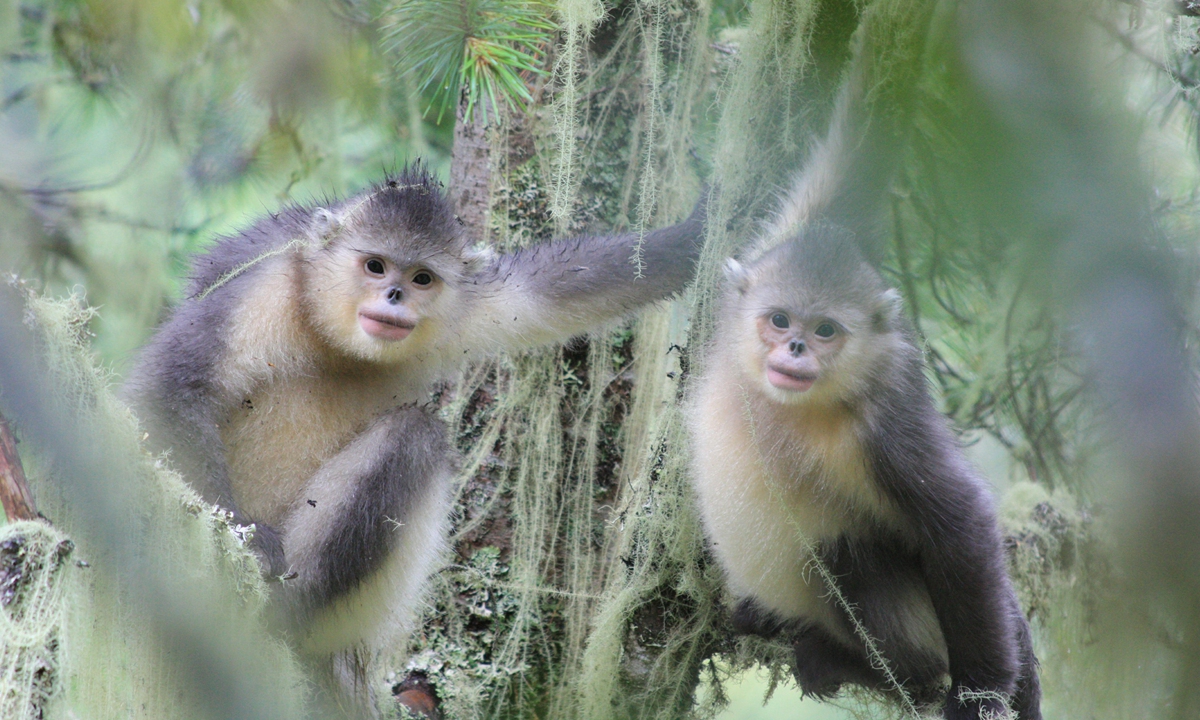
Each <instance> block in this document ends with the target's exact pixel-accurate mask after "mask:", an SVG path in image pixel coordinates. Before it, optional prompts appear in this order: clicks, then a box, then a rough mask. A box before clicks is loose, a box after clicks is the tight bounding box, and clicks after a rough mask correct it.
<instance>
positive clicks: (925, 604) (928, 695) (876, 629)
mask: <svg viewBox="0 0 1200 720" xmlns="http://www.w3.org/2000/svg"><path fill="white" fill-rule="evenodd" d="M823 556H824V557H823V559H824V561H825V562H826V564H827V566H828V567H829V569H830V571H831V572H832V573H833V575H834V577H836V578H837V584H838V589H839V591H840V592H841V595H842V597H843V598H844V599H845V601H846V603H847V604H848V605H849V607H848V608H847V607H845V606H843V605H842V604H841V603H838V602H836V600H835V598H834V597H833V596H832V595H831V597H830V602H831V603H835V607H834V610H835V612H836V613H837V614H838V615H839V616H840V617H841V618H842V620H843V628H844V631H845V632H846V635H847V636H848V637H850V638H853V642H854V643H855V648H856V650H857V652H858V653H860V654H861V656H862V658H863V662H864V663H865V666H866V669H865V672H864V674H863V676H862V678H861V679H857V680H855V682H858V683H859V684H861V685H864V686H867V687H870V688H873V689H877V690H882V691H884V692H888V693H900V692H903V693H904V694H905V695H906V696H907V697H908V698H909V699H910V700H912V701H913V702H914V703H915V704H917V705H918V706H931V705H935V704H937V703H938V702H940V701H941V699H942V698H943V697H944V696H945V686H944V678H945V676H946V674H947V672H948V660H947V655H946V641H945V639H944V637H943V636H942V630H941V624H940V623H939V621H938V617H937V613H936V612H935V611H934V609H933V603H932V601H931V600H930V598H929V591H928V589H927V588H926V586H925V582H924V579H923V577H922V575H921V572H920V568H919V566H918V565H917V560H916V558H915V557H912V556H911V555H910V554H909V553H906V552H905V551H904V550H903V548H902V547H901V546H900V545H898V544H896V545H892V544H890V543H861V542H854V543H852V542H850V541H848V540H846V539H844V538H843V539H841V540H839V541H838V542H837V543H835V544H833V545H832V546H830V547H828V548H826V550H825V552H824V553H823ZM851 613H852V614H853V618H851ZM856 625H857V626H858V627H861V628H862V629H863V630H865V631H866V633H867V635H868V636H869V637H870V639H871V643H872V645H873V646H874V647H873V648H869V647H868V646H867V643H866V641H865V640H864V639H863V638H862V637H861V635H860V633H859V630H858V628H857V627H856Z"/></svg>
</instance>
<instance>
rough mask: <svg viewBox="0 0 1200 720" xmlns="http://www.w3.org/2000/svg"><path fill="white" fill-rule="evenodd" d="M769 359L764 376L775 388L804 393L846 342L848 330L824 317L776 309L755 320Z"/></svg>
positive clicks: (763, 361)
mask: <svg viewBox="0 0 1200 720" xmlns="http://www.w3.org/2000/svg"><path fill="white" fill-rule="evenodd" d="M754 324H755V329H756V330H757V332H758V338H759V340H760V341H761V342H762V345H763V350H764V351H765V357H764V358H763V360H762V363H763V375H764V377H765V379H766V381H767V383H769V384H770V385H771V386H772V387H775V388H777V389H779V390H782V391H784V392H795V393H802V392H807V391H808V390H809V389H811V388H812V386H813V384H814V383H815V382H817V380H818V379H819V378H820V376H821V369H822V367H823V366H827V365H829V364H830V362H831V361H832V359H833V358H835V357H836V356H837V354H838V352H839V351H840V350H841V349H842V347H843V346H844V345H845V343H846V336H847V330H846V328H845V327H844V326H843V325H842V324H841V323H839V322H838V321H837V320H835V319H833V318H831V317H826V316H824V315H800V314H798V313H790V312H788V311H787V310H783V309H772V310H771V311H770V312H767V313H764V314H762V315H759V316H758V317H757V318H756V319H755V323H754Z"/></svg>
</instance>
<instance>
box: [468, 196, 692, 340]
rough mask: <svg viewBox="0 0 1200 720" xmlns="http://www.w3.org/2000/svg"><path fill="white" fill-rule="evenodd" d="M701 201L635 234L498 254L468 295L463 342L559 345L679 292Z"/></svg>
mask: <svg viewBox="0 0 1200 720" xmlns="http://www.w3.org/2000/svg"><path fill="white" fill-rule="evenodd" d="M704 221H705V202H704V200H703V199H702V200H701V201H700V203H698V204H697V205H696V209H695V210H693V211H692V214H691V216H690V217H688V218H687V219H686V220H684V221H683V222H681V223H678V224H676V225H672V226H670V227H666V228H662V229H660V230H655V231H653V232H649V233H646V234H645V236H642V237H639V236H638V235H636V234H632V233H627V234H622V235H611V236H604V237H591V236H584V237H577V238H571V239H568V240H557V241H554V242H550V243H546V244H543V245H538V246H536V247H532V248H528V249H525V250H519V251H517V252H515V253H510V254H507V255H501V256H500V257H498V258H496V260H495V261H494V262H493V263H492V264H491V265H490V266H488V267H487V268H485V269H484V270H483V271H482V272H481V273H480V274H479V275H478V276H476V278H475V279H474V282H473V284H472V285H470V286H468V290H469V291H470V292H471V293H473V294H474V295H475V298H474V303H473V305H474V312H473V317H472V318H471V320H470V322H469V327H468V328H466V329H465V332H464V333H463V338H462V340H463V342H466V343H469V344H470V345H471V346H472V347H475V348H478V349H482V350H494V349H499V348H506V349H516V348H521V347H530V346H536V345H542V344H547V343H553V342H561V341H563V340H566V339H567V338H570V337H572V336H575V335H580V334H582V333H586V332H588V331H590V330H592V329H594V328H595V327H596V326H597V325H602V324H604V323H606V322H610V321H612V320H615V319H617V318H619V317H621V316H623V315H626V314H628V313H630V312H632V311H633V310H636V309H638V308H640V307H642V306H644V305H646V304H649V303H652V302H655V301H656V300H661V299H663V298H666V297H669V296H671V295H673V294H675V293H678V292H680V291H682V290H683V288H684V286H686V285H687V283H688V282H689V281H690V280H691V279H692V275H693V272H694V270H695V265H696V260H697V258H698V257H699V256H700V248H701V246H702V245H703V241H704V237H703V234H704Z"/></svg>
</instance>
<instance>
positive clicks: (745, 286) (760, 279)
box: [727, 224, 888, 307]
mask: <svg viewBox="0 0 1200 720" xmlns="http://www.w3.org/2000/svg"><path fill="white" fill-rule="evenodd" d="M733 265H734V266H736V267H737V269H729V270H727V274H729V276H730V280H731V281H732V284H733V285H734V287H735V288H736V289H737V290H738V291H739V292H740V294H742V295H743V296H745V295H748V294H749V295H754V296H756V298H755V299H758V300H769V301H771V302H776V303H782V304H784V305H788V306H791V307H809V306H822V305H828V304H844V303H846V302H849V303H850V304H853V305H858V306H860V307H871V306H874V305H875V304H877V303H879V302H880V300H881V298H882V297H883V296H884V294H885V293H887V290H888V288H887V285H886V284H885V283H884V282H883V278H881V277H880V276H879V273H878V272H876V271H875V269H874V268H872V267H871V265H870V264H869V263H867V261H866V259H865V258H864V257H863V255H862V252H861V251H860V250H859V249H858V244H857V242H856V241H855V238H854V235H853V233H851V232H850V231H849V230H846V229H844V228H841V227H838V226H836V225H829V224H815V225H812V226H810V227H808V228H806V229H805V230H804V231H803V232H802V233H801V234H800V235H798V236H796V237H794V238H792V239H790V240H788V241H786V242H784V243H782V244H780V245H778V246H776V247H775V248H773V249H771V250H770V251H768V252H767V253H765V254H764V255H763V256H762V257H760V258H758V259H757V260H755V261H754V262H753V263H751V264H749V265H748V266H746V267H741V266H740V265H737V263H733ZM764 292H765V293H767V294H769V295H770V298H769V299H768V298H763V297H757V296H759V295H760V294H762V293H764Z"/></svg>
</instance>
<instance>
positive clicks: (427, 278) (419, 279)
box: [412, 270, 433, 285]
mask: <svg viewBox="0 0 1200 720" xmlns="http://www.w3.org/2000/svg"><path fill="white" fill-rule="evenodd" d="M412 281H413V285H428V284H430V283H431V282H433V274H432V273H430V272H429V271H428V270H422V271H421V272H419V273H417V274H416V275H413V279H412Z"/></svg>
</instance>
